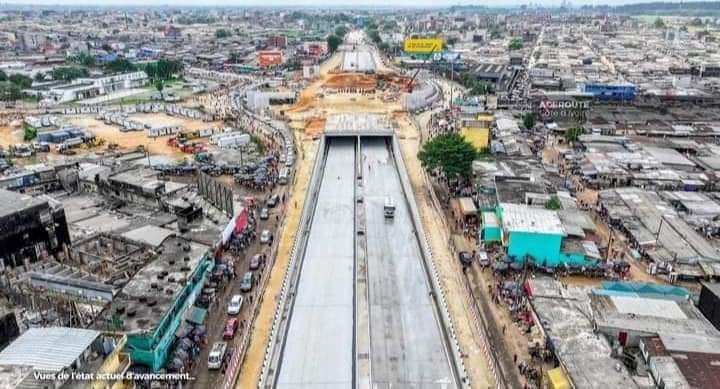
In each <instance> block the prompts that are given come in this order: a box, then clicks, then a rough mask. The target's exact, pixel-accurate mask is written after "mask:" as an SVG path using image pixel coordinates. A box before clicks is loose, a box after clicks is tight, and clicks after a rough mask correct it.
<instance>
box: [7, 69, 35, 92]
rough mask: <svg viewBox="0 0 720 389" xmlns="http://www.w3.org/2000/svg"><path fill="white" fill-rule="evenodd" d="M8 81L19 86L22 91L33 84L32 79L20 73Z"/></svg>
mask: <svg viewBox="0 0 720 389" xmlns="http://www.w3.org/2000/svg"><path fill="white" fill-rule="evenodd" d="M8 80H9V81H10V82H12V83H13V84H15V85H17V86H18V87H19V88H20V89H28V88H30V87H31V86H32V82H33V81H32V78H30V77H28V76H26V75H24V74H19V73H16V74H13V75H11V76H10V77H8Z"/></svg>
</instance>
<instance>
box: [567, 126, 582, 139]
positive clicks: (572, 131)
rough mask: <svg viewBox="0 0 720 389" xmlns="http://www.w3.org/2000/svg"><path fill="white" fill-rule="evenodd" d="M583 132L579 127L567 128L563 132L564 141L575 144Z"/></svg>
mask: <svg viewBox="0 0 720 389" xmlns="http://www.w3.org/2000/svg"><path fill="white" fill-rule="evenodd" d="M583 132H584V130H583V129H582V128H579V127H571V128H568V129H567V130H565V140H566V141H567V142H568V143H572V142H576V141H577V140H578V138H579V137H580V135H581V134H582V133H583Z"/></svg>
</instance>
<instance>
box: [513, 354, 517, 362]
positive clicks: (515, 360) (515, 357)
mask: <svg viewBox="0 0 720 389" xmlns="http://www.w3.org/2000/svg"><path fill="white" fill-rule="evenodd" d="M513 363H517V354H513Z"/></svg>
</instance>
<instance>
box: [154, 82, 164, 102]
mask: <svg viewBox="0 0 720 389" xmlns="http://www.w3.org/2000/svg"><path fill="white" fill-rule="evenodd" d="M155 89H157V91H158V92H160V98H161V99H162V98H163V93H162V92H163V89H165V84H164V83H163V82H162V80H157V81H156V82H155Z"/></svg>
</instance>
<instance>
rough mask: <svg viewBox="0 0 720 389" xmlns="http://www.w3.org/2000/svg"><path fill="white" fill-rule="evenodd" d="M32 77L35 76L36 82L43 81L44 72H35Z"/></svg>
mask: <svg viewBox="0 0 720 389" xmlns="http://www.w3.org/2000/svg"><path fill="white" fill-rule="evenodd" d="M34 78H35V81H37V82H43V81H45V73H43V72H37V73H35V77H34Z"/></svg>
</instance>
